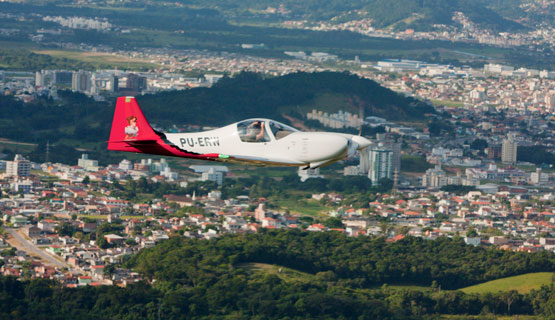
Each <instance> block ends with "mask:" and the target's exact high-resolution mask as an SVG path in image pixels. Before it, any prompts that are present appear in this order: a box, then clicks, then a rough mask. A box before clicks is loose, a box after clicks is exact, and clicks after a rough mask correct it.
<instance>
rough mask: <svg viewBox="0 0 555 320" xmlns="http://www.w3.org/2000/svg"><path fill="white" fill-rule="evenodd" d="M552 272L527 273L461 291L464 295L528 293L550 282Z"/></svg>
mask: <svg viewBox="0 0 555 320" xmlns="http://www.w3.org/2000/svg"><path fill="white" fill-rule="evenodd" d="M552 279H553V273H552V272H538V273H527V274H522V275H519V276H514V277H508V278H503V279H497V280H492V281H488V282H484V283H481V284H477V285H474V286H471V287H466V288H463V289H461V291H462V292H464V293H488V292H491V293H493V292H498V291H511V290H516V291H518V292H519V293H521V294H523V293H528V292H530V290H532V289H539V288H540V287H541V286H542V285H548V284H550V283H551V282H552Z"/></svg>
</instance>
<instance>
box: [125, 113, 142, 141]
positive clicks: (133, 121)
mask: <svg viewBox="0 0 555 320" xmlns="http://www.w3.org/2000/svg"><path fill="white" fill-rule="evenodd" d="M126 120H127V124H128V126H127V127H125V129H124V132H125V140H129V139H135V138H137V136H138V135H139V127H138V126H137V117H136V116H129V117H127V118H126Z"/></svg>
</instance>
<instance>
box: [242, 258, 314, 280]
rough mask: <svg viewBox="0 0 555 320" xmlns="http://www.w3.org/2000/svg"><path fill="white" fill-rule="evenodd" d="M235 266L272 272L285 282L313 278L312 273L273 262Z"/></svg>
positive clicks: (258, 271) (254, 270) (265, 272)
mask: <svg viewBox="0 0 555 320" xmlns="http://www.w3.org/2000/svg"><path fill="white" fill-rule="evenodd" d="M236 267H238V268H243V269H245V270H247V271H249V272H253V273H262V274H273V275H277V276H278V277H279V278H280V279H282V280H283V281H286V282H292V281H299V282H310V281H311V280H313V279H314V275H313V274H310V273H306V272H301V271H297V270H295V269H290V268H286V267H282V266H278V265H274V264H267V263H255V262H250V263H241V264H238V265H237V266H236Z"/></svg>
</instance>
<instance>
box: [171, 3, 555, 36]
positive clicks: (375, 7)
mask: <svg viewBox="0 0 555 320" xmlns="http://www.w3.org/2000/svg"><path fill="white" fill-rule="evenodd" d="M178 2H180V3H182V4H184V5H194V6H195V7H203V8H211V9H216V10H218V11H220V12H221V13H223V14H224V15H226V16H228V17H236V18H244V17H253V16H258V17H266V18H272V16H273V17H281V18H283V19H307V20H309V21H310V20H312V21H319V20H330V19H333V20H335V21H338V22H339V21H341V20H356V19H361V18H370V19H372V20H373V22H374V25H375V26H376V27H378V28H385V27H388V26H393V25H395V24H399V23H402V25H403V26H404V27H411V28H415V29H419V30H423V29H424V30H425V29H430V28H431V27H432V26H433V25H434V24H445V25H453V24H455V22H454V21H453V20H452V17H453V14H454V13H455V12H462V13H463V14H464V15H465V16H466V17H467V18H468V19H469V20H470V21H472V22H474V23H476V24H477V25H479V26H482V27H485V28H488V29H493V30H496V31H514V30H518V29H524V28H525V25H526V24H527V25H534V24H537V23H539V22H542V21H544V22H545V21H549V20H553V11H552V9H553V8H551V11H550V10H549V8H547V9H546V10H545V12H544V14H541V13H538V11H537V10H529V9H530V7H528V8H527V9H528V10H525V9H523V8H522V5H523V4H524V3H528V1H525V0H503V1H500V0H499V1H487V0H351V1H342V0H305V1H297V0H279V1H278V0H263V1H255V2H252V1H245V0H178ZM549 12H551V13H549ZM238 20H240V19H238Z"/></svg>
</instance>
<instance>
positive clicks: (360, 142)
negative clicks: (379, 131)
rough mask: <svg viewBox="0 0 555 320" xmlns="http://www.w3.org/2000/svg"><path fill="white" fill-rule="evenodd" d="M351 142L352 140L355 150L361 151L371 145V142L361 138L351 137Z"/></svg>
mask: <svg viewBox="0 0 555 320" xmlns="http://www.w3.org/2000/svg"><path fill="white" fill-rule="evenodd" d="M351 140H353V142H354V143H356V144H357V145H358V147H357V150H362V149H364V148H367V147H368V146H370V145H371V144H372V142H371V141H370V140H368V139H366V138H365V137H361V136H353V137H352V138H351Z"/></svg>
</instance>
